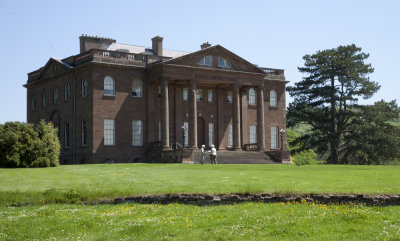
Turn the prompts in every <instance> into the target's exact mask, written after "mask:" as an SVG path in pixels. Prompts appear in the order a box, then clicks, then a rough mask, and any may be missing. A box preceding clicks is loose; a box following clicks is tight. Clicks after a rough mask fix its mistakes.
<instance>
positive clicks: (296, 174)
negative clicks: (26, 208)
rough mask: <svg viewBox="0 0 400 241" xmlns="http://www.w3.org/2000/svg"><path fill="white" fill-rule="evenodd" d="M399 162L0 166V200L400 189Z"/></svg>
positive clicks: (21, 201) (60, 200)
mask: <svg viewBox="0 0 400 241" xmlns="http://www.w3.org/2000/svg"><path fill="white" fill-rule="evenodd" d="M399 174H400V166H340V165H314V166H294V165H204V166H201V165H182V164H113V165H78V166H60V167H57V168H43V169H0V183H1V186H0V205H2V206H7V205H26V204H44V203H71V202H75V201H79V202H80V201H85V202H86V201H89V202H93V201H96V200H99V199H101V198H114V197H118V196H129V195H138V194H161V193H232V192H250V193H258V192H264V193H276V192H281V193H364V194H367V193H370V194H372V193H375V194H377V193H386V194H394V193H396V194H398V193H400V175H399Z"/></svg>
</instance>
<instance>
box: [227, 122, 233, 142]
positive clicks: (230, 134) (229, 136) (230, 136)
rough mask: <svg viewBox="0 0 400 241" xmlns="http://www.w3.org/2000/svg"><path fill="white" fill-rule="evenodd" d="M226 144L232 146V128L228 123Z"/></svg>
mask: <svg viewBox="0 0 400 241" xmlns="http://www.w3.org/2000/svg"><path fill="white" fill-rule="evenodd" d="M228 146H229V147H232V146H233V129H232V124H229V125H228Z"/></svg>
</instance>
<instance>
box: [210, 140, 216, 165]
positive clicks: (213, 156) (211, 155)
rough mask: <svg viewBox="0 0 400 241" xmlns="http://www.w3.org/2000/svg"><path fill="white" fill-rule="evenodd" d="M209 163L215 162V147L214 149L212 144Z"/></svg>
mask: <svg viewBox="0 0 400 241" xmlns="http://www.w3.org/2000/svg"><path fill="white" fill-rule="evenodd" d="M210 157H211V164H217V149H215V147H214V145H211V154H210Z"/></svg>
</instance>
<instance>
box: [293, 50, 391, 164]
mask: <svg viewBox="0 0 400 241" xmlns="http://www.w3.org/2000/svg"><path fill="white" fill-rule="evenodd" d="M367 58H368V54H365V53H363V52H361V48H359V47H356V46H355V45H354V44H353V45H347V46H339V47H337V48H335V49H328V50H323V51H318V52H317V53H315V54H313V55H305V56H304V57H303V59H304V60H305V64H304V67H300V68H299V70H300V72H302V73H304V74H306V76H305V77H304V78H303V80H302V81H300V82H298V83H296V84H295V86H293V87H288V91H289V94H290V95H291V96H293V97H295V99H294V101H293V102H292V103H290V105H289V108H288V125H289V126H295V125H296V124H298V123H302V124H307V125H309V126H311V129H310V132H309V133H307V134H305V135H302V136H300V137H298V138H296V140H295V143H296V144H297V145H299V146H298V149H299V150H305V149H309V148H312V149H314V150H316V152H317V153H318V154H319V155H320V156H324V155H325V153H329V155H328V156H327V161H328V163H331V164H337V163H348V162H349V158H355V159H354V163H370V162H371V161H370V160H372V159H373V158H375V156H372V155H370V154H371V153H368V154H367V156H365V155H364V154H366V153H365V152H364V151H363V150H362V149H364V150H365V149H368V147H367V146H361V144H363V142H361V141H358V142H357V144H352V141H350V140H349V139H348V138H350V137H351V136H353V137H355V135H348V133H351V131H354V127H353V125H355V123H354V121H355V120H356V119H357V118H358V117H359V114H360V112H364V111H365V110H364V109H363V107H362V106H360V105H358V100H359V98H364V99H367V98H369V97H371V96H372V95H373V94H374V93H375V92H376V91H377V90H378V89H379V88H380V87H379V85H378V84H377V83H375V82H373V81H370V80H369V78H368V74H370V73H372V72H373V68H372V67H371V65H370V64H366V63H364V61H365V60H366V59H367ZM363 124H364V125H371V123H367V122H364V123H363ZM382 127H384V126H383V125H380V126H379V127H378V129H379V128H382ZM365 128H370V129H371V128H373V127H371V126H369V127H365ZM375 128H376V127H375ZM361 131H362V130H361V126H360V127H359V128H358V131H357V133H359V134H360V133H362V132H361ZM384 131H387V130H385V128H383V129H379V130H377V132H379V133H382V132H384ZM345 136H346V137H345ZM359 137H360V136H359ZM345 138H347V139H346V140H345ZM350 139H351V138H350ZM353 142H354V139H353ZM370 143H371V142H370ZM364 144H366V143H364ZM349 145H350V146H349ZM356 147H357V148H356ZM360 148H361V149H360ZM386 150H387V148H386ZM350 152H351V153H350ZM356 152H358V153H360V154H357V155H356V154H355V153H356ZM361 154H363V155H364V157H362V155H361ZM391 156H392V155H391ZM381 160H382V159H381ZM379 162H380V161H379ZM373 163H374V162H373Z"/></svg>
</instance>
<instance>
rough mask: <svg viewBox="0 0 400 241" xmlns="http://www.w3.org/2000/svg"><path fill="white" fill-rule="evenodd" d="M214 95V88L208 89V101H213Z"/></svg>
mask: <svg viewBox="0 0 400 241" xmlns="http://www.w3.org/2000/svg"><path fill="white" fill-rule="evenodd" d="M213 97H214V90H208V95H207V99H208V102H210V103H211V102H213V99H214V98H213Z"/></svg>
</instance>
